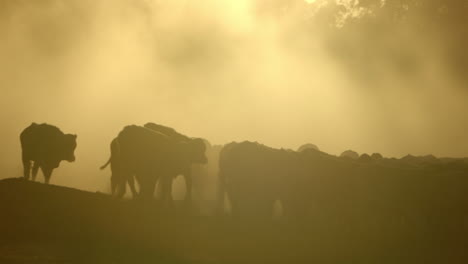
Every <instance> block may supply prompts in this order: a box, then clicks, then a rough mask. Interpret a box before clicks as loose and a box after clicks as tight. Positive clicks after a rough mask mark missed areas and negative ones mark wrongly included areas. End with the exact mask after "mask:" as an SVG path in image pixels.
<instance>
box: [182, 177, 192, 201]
mask: <svg viewBox="0 0 468 264" xmlns="http://www.w3.org/2000/svg"><path fill="white" fill-rule="evenodd" d="M184 178H185V201H191V200H192V174H191V173H187V174H184Z"/></svg>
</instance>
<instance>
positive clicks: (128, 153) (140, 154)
mask: <svg viewBox="0 0 468 264" xmlns="http://www.w3.org/2000/svg"><path fill="white" fill-rule="evenodd" d="M116 140H117V141H118V155H117V156H115V157H112V155H116V153H112V155H111V158H110V162H108V163H111V164H112V163H113V162H117V165H115V166H114V169H115V170H116V172H117V173H118V177H115V181H116V182H115V183H114V186H117V187H116V188H118V189H117V195H118V196H121V195H123V194H122V192H124V190H125V189H124V188H125V185H126V184H127V182H128V181H129V180H130V181H131V178H132V177H135V178H136V180H137V181H138V183H139V186H140V194H139V195H140V197H141V198H142V199H149V198H151V197H152V196H153V193H154V190H155V187H156V183H157V181H158V180H161V183H162V185H163V188H162V191H163V194H162V199H163V200H170V198H171V193H170V184H171V182H172V178H173V177H174V176H175V175H178V174H180V172H181V171H183V170H184V169H185V168H186V167H187V164H191V163H206V156H205V145H204V144H200V142H199V141H193V140H191V141H188V142H181V141H177V140H174V139H172V138H171V137H169V136H167V135H165V134H163V133H160V132H158V131H155V130H152V129H149V128H146V127H141V126H136V125H131V126H126V127H125V128H124V129H123V130H122V131H121V132H120V133H119V135H118V136H117V139H116ZM111 148H112V147H111ZM113 173H114V171H113Z"/></svg>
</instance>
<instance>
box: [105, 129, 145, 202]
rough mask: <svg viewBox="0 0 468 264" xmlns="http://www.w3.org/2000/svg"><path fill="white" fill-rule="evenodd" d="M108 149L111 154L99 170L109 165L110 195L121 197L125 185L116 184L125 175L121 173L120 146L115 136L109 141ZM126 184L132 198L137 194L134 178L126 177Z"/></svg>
mask: <svg viewBox="0 0 468 264" xmlns="http://www.w3.org/2000/svg"><path fill="white" fill-rule="evenodd" d="M110 151H111V156H110V158H109V160H108V161H107V162H106V164H104V165H102V166H101V170H103V169H105V168H106V167H107V166H108V165H110V168H111V178H110V182H111V195H112V196H114V195H117V193H118V194H119V195H118V196H119V198H122V196H123V195H124V194H125V189H126V184H125V185H122V184H121V185H120V186H119V185H118V184H119V182H121V181H122V180H124V177H125V175H122V171H121V169H120V165H121V164H120V146H119V140H118V139H117V138H114V139H113V140H112V141H111V144H110ZM127 181H128V185H129V186H130V190H131V191H132V195H133V198H135V197H137V196H138V192H137V191H136V188H135V180H134V178H133V177H128V178H127ZM118 187H120V188H121V189H122V190H121V191H119V192H118V190H117V188H118Z"/></svg>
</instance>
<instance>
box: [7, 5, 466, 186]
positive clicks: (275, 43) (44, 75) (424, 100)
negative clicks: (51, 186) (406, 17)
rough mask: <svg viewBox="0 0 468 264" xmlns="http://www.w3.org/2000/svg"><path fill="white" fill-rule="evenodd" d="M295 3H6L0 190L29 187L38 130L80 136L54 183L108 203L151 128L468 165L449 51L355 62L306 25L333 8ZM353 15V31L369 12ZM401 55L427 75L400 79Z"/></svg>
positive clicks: (219, 139) (461, 94)
mask: <svg viewBox="0 0 468 264" xmlns="http://www.w3.org/2000/svg"><path fill="white" fill-rule="evenodd" d="M273 2H275V1H273ZM276 2H280V1H276ZM289 2H291V4H290V5H288V6H287V7H288V8H287V10H283V9H279V10H280V12H276V11H275V12H273V11H271V10H272V9H273V8H274V6H270V5H269V4H267V3H268V1H264V0H256V1H254V0H251V1H248V0H235V1H229V0H197V1H194V0H165V1H164V0H100V1H91V0H67V1H65V0H62V1H61V0H44V1H33V0H30V1H26V0H25V1H20V0H17V1H13V0H0V89H1V94H0V120H1V121H2V129H1V131H0V136H1V138H0V144H1V146H2V148H1V150H0V151H1V152H0V157H1V159H0V169H1V171H2V174H1V177H12V176H20V175H22V172H21V162H20V145H19V133H20V132H21V131H22V129H24V128H25V127H26V126H28V125H29V124H30V123H31V122H38V123H42V122H47V123H50V124H54V125H57V126H59V127H60V128H61V129H62V130H63V131H64V132H66V133H76V134H78V148H77V150H76V156H77V161H76V162H75V163H73V164H69V163H66V162H63V163H62V165H61V167H60V168H59V169H58V170H57V171H56V172H55V175H54V176H53V177H52V182H53V183H57V184H66V185H70V186H76V187H86V188H91V187H88V186H89V184H90V183H93V184H94V183H95V182H99V183H98V185H99V186H98V188H96V189H100V190H104V186H105V184H107V182H108V175H109V172H108V171H106V172H101V171H99V170H98V168H99V166H100V165H102V164H103V163H104V162H105V161H106V160H107V158H108V156H109V143H110V141H111V139H112V138H113V137H115V136H116V135H117V133H118V132H119V131H120V129H121V128H122V127H123V126H124V125H127V124H140V125H141V124H144V123H146V122H149V121H152V122H156V123H160V124H164V125H168V126H171V127H174V128H175V129H176V130H178V131H180V132H182V133H185V134H187V135H190V136H197V137H204V138H206V139H208V140H209V141H210V142H212V143H213V144H224V143H228V142H231V141H241V140H251V141H259V142H261V143H264V144H266V145H270V146H273V147H284V148H292V149H297V148H298V147H299V146H300V145H301V144H303V143H308V142H310V143H314V144H316V145H317V146H319V148H320V149H321V150H323V151H326V152H329V153H332V154H339V153H341V152H342V151H344V150H346V149H353V150H356V151H357V152H359V153H364V152H367V153H372V152H380V153H382V154H383V155H384V156H396V157H401V156H403V155H406V154H408V153H412V154H415V155H422V154H430V153H432V154H435V155H437V156H468V138H467V137H466V131H467V128H468V115H466V113H467V110H468V109H467V108H468V106H467V104H466V102H467V92H466V89H462V88H464V87H466V84H464V83H462V82H460V81H458V80H457V79H456V78H453V77H452V75H451V73H450V72H449V71H448V70H447V69H446V67H445V65H444V64H443V63H441V59H440V57H441V56H442V55H441V54H442V52H441V51H443V50H444V48H445V46H444V45H445V42H444V40H443V39H436V38H434V39H426V38H424V37H421V36H419V35H415V34H413V32H405V30H401V29H400V28H396V29H395V30H394V31H392V32H384V33H383V35H384V36H386V35H385V34H388V37H384V38H382V39H385V41H384V42H385V43H387V42H388V43H389V48H388V49H387V48H384V49H382V54H385V56H381V57H378V58H376V57H375V56H372V58H371V57H369V60H367V57H365V56H364V57H361V58H359V59H355V60H352V59H351V60H350V59H349V58H347V59H346V62H344V59H343V60H342V59H341V57H340V56H339V55H337V54H340V53H339V52H346V50H345V49H341V48H340V47H341V45H342V44H343V43H336V42H333V39H332V40H330V37H329V36H330V33H329V29H328V28H326V27H317V26H314V25H311V24H308V23H307V20H308V19H311V18H312V17H313V16H314V14H315V12H316V11H317V10H318V9H319V8H321V6H324V5H326V4H327V3H326V2H327V1H325V0H317V1H289ZM341 2H343V5H344V6H346V7H347V8H348V9H345V11H344V13H342V14H341V15H342V17H344V18H348V17H353V16H359V15H360V14H361V13H363V12H364V11H363V10H357V9H356V10H353V9H352V8H351V7H352V5H351V4H350V3H351V2H352V1H341ZM348 2H349V3H348ZM350 8H351V9H350ZM343 34H348V35H349V36H346V38H345V39H349V42H350V43H352V40H353V39H354V38H355V35H353V33H352V31H346V32H343ZM348 44H349V43H348ZM331 47H332V48H331ZM346 47H347V48H349V47H350V45H347V46H346ZM351 47H352V49H354V50H359V51H360V52H361V53H362V54H365V53H366V50H360V49H362V48H361V47H359V46H356V47H353V46H352V45H351ZM395 47H396V48H395ZM399 47H404V50H405V52H408V54H410V55H411V57H412V58H413V59H414V58H415V59H414V61H415V62H417V65H418V67H417V69H418V70H417V71H415V72H411V71H409V70H405V73H406V75H404V74H403V75H402V74H401V73H399V72H398V71H396V70H395V68H394V67H391V66H389V65H390V64H389V63H387V61H386V59H385V58H387V57H386V56H387V55H388V54H390V55H388V56H389V57H390V58H391V57H392V55H391V54H392V53H391V52H395V53H399V52H400V49H399ZM336 49H338V51H339V52H338V53H337V52H335V51H336ZM362 58H364V59H362ZM370 63H372V64H370ZM369 65H370V67H369ZM364 66H365V67H364ZM356 69H365V71H364V74H365V75H366V76H367V77H366V81H362V79H360V78H358V77H356V71H355V70H356ZM368 69H371V70H372V71H369V70H368ZM367 79H369V80H374V81H368V80H367ZM41 177H42V176H40V178H41ZM41 179H42V178H41ZM91 189H92V188H91Z"/></svg>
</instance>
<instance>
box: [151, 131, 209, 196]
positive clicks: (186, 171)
mask: <svg viewBox="0 0 468 264" xmlns="http://www.w3.org/2000/svg"><path fill="white" fill-rule="evenodd" d="M144 127H146V128H149V129H151V130H153V131H157V132H159V133H162V134H164V135H166V136H168V137H169V138H170V139H171V140H173V141H174V142H176V143H190V144H192V145H193V146H198V147H199V148H200V149H201V148H202V145H206V144H205V142H204V141H203V139H201V138H190V137H187V136H185V135H182V134H180V133H178V132H177V131H176V130H175V129H173V128H170V127H167V126H163V125H159V124H155V123H146V124H145V126H144ZM205 149H206V146H205ZM206 162H207V161H206V159H205V160H204V161H203V162H188V163H186V164H183V165H181V166H180V171H176V172H175V173H176V174H174V177H167V178H166V179H164V180H167V181H169V182H167V183H162V184H160V186H161V189H160V190H161V193H166V194H168V195H169V198H170V199H172V198H171V197H172V181H173V180H174V178H175V177H177V176H179V175H182V176H183V177H184V179H185V190H186V192H185V200H191V199H192V166H191V165H192V163H202V164H205V163H206ZM163 187H166V188H168V189H167V190H163V189H162V188H163Z"/></svg>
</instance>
